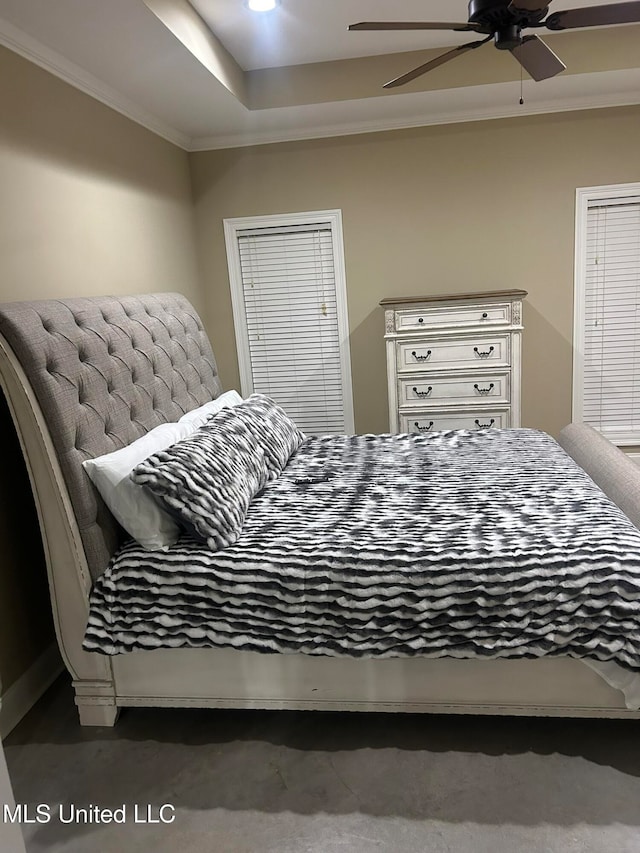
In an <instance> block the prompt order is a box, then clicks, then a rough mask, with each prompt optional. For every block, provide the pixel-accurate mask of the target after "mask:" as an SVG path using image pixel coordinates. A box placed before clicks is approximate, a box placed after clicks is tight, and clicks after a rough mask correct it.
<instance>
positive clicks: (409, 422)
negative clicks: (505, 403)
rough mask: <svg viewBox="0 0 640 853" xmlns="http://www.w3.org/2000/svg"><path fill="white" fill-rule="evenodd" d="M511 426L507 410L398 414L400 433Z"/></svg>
mask: <svg viewBox="0 0 640 853" xmlns="http://www.w3.org/2000/svg"><path fill="white" fill-rule="evenodd" d="M509 426H511V417H510V412H509V409H492V410H486V411H482V412H469V411H466V412H442V411H433V412H428V413H426V414H425V413H424V412H421V413H417V412H416V413H414V412H406V411H403V412H400V432H420V433H426V432H438V430H443V429H489V428H493V429H505V428H506V427H509Z"/></svg>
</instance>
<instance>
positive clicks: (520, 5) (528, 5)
mask: <svg viewBox="0 0 640 853" xmlns="http://www.w3.org/2000/svg"><path fill="white" fill-rule="evenodd" d="M550 2H551V0H547V2H546V3H545V2H544V0H511V3H509V11H510V12H528V13H529V14H531V12H544V11H546V9H547V7H548V6H549V3H550Z"/></svg>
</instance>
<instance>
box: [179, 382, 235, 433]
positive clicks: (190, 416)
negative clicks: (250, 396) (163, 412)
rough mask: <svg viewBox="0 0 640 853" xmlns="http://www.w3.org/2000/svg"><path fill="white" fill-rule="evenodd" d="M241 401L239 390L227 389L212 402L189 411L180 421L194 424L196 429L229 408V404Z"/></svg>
mask: <svg viewBox="0 0 640 853" xmlns="http://www.w3.org/2000/svg"><path fill="white" fill-rule="evenodd" d="M239 403H242V397H241V396H240V394H238V392H237V391H225V392H224V394H220V396H219V397H216V399H215V400H212V401H211V402H210V403H205V404H204V406H200V407H199V408H197V409H192V410H191V411H190V412H187V414H186V415H183V416H182V417H181V418H180V420H179V421H178V423H181V424H182V423H188V424H192V425H193V428H194V430H196V429H198V428H199V427H201V426H202V425H203V424H205V423H206V422H207V421H208V420H209V418H211V417H213V415H215V414H216V413H217V412H219V411H220V410H221V409H225V408H228V407H229V406H237V405H238V404H239Z"/></svg>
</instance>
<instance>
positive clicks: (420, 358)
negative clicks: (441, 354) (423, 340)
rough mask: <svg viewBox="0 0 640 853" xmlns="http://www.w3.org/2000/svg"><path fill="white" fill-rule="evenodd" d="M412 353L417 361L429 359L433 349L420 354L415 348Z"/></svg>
mask: <svg viewBox="0 0 640 853" xmlns="http://www.w3.org/2000/svg"><path fill="white" fill-rule="evenodd" d="M411 355H412V356H413V357H414V358H415V360H416V361H428V360H429V359H430V358H431V350H430V349H428V350H427V354H426V355H418V353H417V352H416V351H415V350H414V351H413V352H412V353H411Z"/></svg>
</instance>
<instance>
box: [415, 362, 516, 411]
mask: <svg viewBox="0 0 640 853" xmlns="http://www.w3.org/2000/svg"><path fill="white" fill-rule="evenodd" d="M398 386H399V387H398V391H399V394H398V405H400V406H416V407H418V408H424V407H425V406H429V407H431V404H433V405H434V406H435V407H440V406H442V405H452V406H456V405H458V406H460V405H465V404H473V403H483V404H484V405H486V404H487V401H489V400H490V401H491V402H490V403H489V405H492V404H495V403H509V401H510V383H509V372H508V370H505V371H503V372H502V373H499V372H495V373H491V372H489V371H487V372H482V373H474V374H465V375H463V376H431V377H422V376H413V377H403V378H401V379H400V380H399V382H398Z"/></svg>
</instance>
